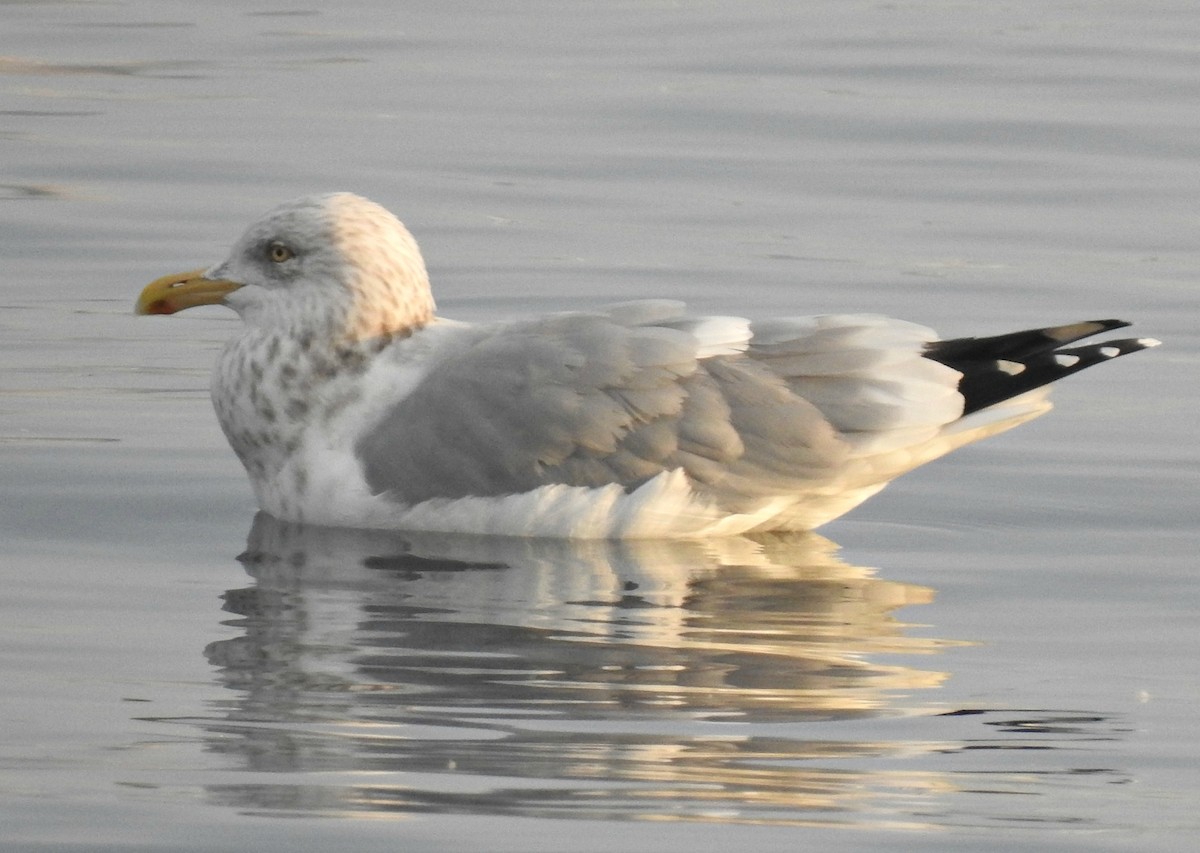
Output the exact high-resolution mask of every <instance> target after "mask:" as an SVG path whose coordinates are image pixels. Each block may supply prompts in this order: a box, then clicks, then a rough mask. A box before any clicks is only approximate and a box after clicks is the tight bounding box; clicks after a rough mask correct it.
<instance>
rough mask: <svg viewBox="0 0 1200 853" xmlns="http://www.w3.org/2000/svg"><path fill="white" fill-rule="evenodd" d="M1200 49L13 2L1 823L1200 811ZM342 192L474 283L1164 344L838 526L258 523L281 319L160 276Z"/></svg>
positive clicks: (1028, 9) (1024, 12)
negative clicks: (220, 412) (1121, 336)
mask: <svg viewBox="0 0 1200 853" xmlns="http://www.w3.org/2000/svg"><path fill="white" fill-rule="evenodd" d="M1198 45H1200V9H1197V7H1195V5H1194V4H1190V3H1182V2H1180V3H1170V2H1152V3H1135V2H1131V1H1130V2H1116V1H1115V0H1107V1H1106V2H1096V3H1090V4H1078V3H1066V2H1036V3H1035V2H1028V0H1025V2H1009V3H999V4H976V3H959V2H926V3H876V2H849V3H846V2H842V3H827V2H813V3H804V4H794V3H781V2H731V0H713V1H712V2H699V1H698V2H679V3H675V2H600V3H586V4H584V3H574V2H558V3H549V2H524V0H522V2H512V3H471V2H454V3H401V4H386V3H381V2H376V3H372V2H349V3H344V4H340V5H339V6H338V7H337V8H336V9H334V8H330V9H321V8H314V7H289V6H287V5H271V4H243V3H231V2H214V3H207V4H203V5H201V4H195V3H190V4H184V3H173V2H156V3H151V2H146V0H132V2H124V3H100V2H76V3H71V2H62V3H58V2H24V3H22V2H17V3H4V4H0V150H2V151H3V156H2V158H0V265H2V275H0V582H2V584H3V592H2V593H0V685H2V686H3V689H2V690H0V847H2V848H3V849H5V850H14V851H27V850H28V851H45V850H81V851H100V850H132V849H146V850H178V851H207V850H245V849H259V850H306V849H312V850H325V849H330V848H331V847H332V846H334V845H337V846H338V849H356V850H375V849H379V850H383V849H388V850H392V849H405V850H468V849H477V850H521V851H530V850H542V849H544V850H597V851H601V850H632V849H658V850H697V849H731V848H742V847H745V848H748V849H761V850H770V849H789V850H791V849H803V848H806V847H816V848H818V849H831V848H834V847H836V848H837V849H845V850H851V849H864V850H873V849H879V848H880V847H882V846H885V845H886V846H887V847H889V848H894V849H913V850H917V849H920V850H931V849H947V850H961V849H986V850H1008V849H1017V848H1020V849H1043V850H1046V849H1086V850H1096V849H1112V850H1128V849H1138V850H1181V851H1182V850H1191V849H1193V848H1194V843H1195V841H1194V839H1195V837H1196V833H1197V831H1198V830H1200V819H1198V818H1197V816H1196V814H1197V810H1196V805H1197V800H1198V796H1200V778H1198V776H1200V774H1198V773H1197V767H1198V765H1200V749H1198V748H1197V745H1198V740H1200V737H1198V735H1197V726H1196V722H1197V720H1196V708H1197V707H1198V706H1200V687H1198V681H1200V678H1198V677H1200V664H1198V663H1197V661H1198V660H1200V629H1198V628H1197V624H1196V613H1197V604H1198V597H1200V596H1198V595H1197V585H1196V575H1197V572H1196V564H1197V557H1196V554H1197V550H1198V546H1200V535H1198V534H1197V523H1198V521H1200V511H1198V510H1200V476H1198V471H1200V466H1198V462H1200V452H1198V450H1197V441H1196V435H1197V421H1198V418H1197V415H1200V407H1198V406H1197V402H1196V397H1197V391H1196V389H1197V387H1198V386H1197V379H1198V378H1200V369H1198V368H1200V352H1198V351H1200V347H1198V339H1197V333H1196V325H1197V292H1196V285H1195V283H1194V281H1193V276H1194V273H1195V267H1196V263H1195V261H1196V252H1195V245H1196V234H1197V229H1198V226H1200V209H1198V206H1197V199H1198V198H1200V168H1198V165H1200V47H1198ZM331 189H348V190H354V191H357V192H361V193H364V194H366V195H369V196H371V197H372V198H374V199H376V200H377V201H380V202H381V203H383V204H385V205H387V206H388V207H390V208H391V209H393V210H394V211H396V212H397V213H398V214H399V215H400V216H401V217H402V218H403V219H404V220H405V221H406V222H407V223H408V225H409V227H410V228H411V229H412V230H413V231H414V233H415V234H416V235H417V237H418V238H419V240H420V241H421V244H422V247H423V249H424V251H425V253H426V257H427V261H428V264H429V266H430V269H431V274H432V276H433V279H434V283H435V290H436V294H437V297H438V299H439V303H440V307H441V309H442V312H443V313H445V314H447V315H449V316H454V317H458V318H462V319H472V320H482V319H489V318H496V317H509V316H520V315H524V314H529V313H535V312H541V311H548V310H561V309H573V308H586V307H590V306H593V305H597V304H601V303H604V302H611V301H617V300H621V299H627V298H637V297H643V296H669V297H675V298H681V299H686V300H687V301H688V302H689V303H691V304H692V305H693V307H695V308H697V309H699V310H704V311H714V312H739V313H746V314H748V315H751V316H772V315H777V314H782V313H820V312H830V311H838V312H841V311H864V312H878V313H884V314H890V315H894V316H901V317H905V318H907V319H911V320H916V321H919V322H922V323H926V324H928V325H931V326H934V327H935V328H937V329H939V330H940V331H941V332H943V333H944V334H946V335H948V336H949V335H961V334H974V333H988V332H999V331H1007V330H1010V329H1014V328H1022V327H1025V326H1031V325H1039V324H1044V323H1057V322H1066V321H1072V320H1077V319H1087V318H1093V317H1107V316H1118V317H1124V318H1126V319H1130V320H1134V321H1136V324H1137V325H1136V330H1137V333H1139V334H1147V335H1154V336H1156V337H1159V338H1162V339H1163V340H1164V341H1165V342H1166V346H1164V347H1163V348H1160V349H1157V350H1154V351H1152V352H1148V353H1143V354H1139V355H1137V356H1134V357H1130V358H1128V359H1123V360H1122V361H1121V362H1118V363H1114V364H1111V365H1107V366H1104V367H1102V368H1098V369H1096V370H1093V371H1089V372H1088V373H1087V374H1084V375H1082V376H1080V377H1078V378H1075V379H1073V380H1070V381H1068V382H1066V383H1063V385H1062V387H1060V388H1059V389H1058V391H1057V392H1056V395H1055V399H1056V401H1057V403H1058V408H1057V409H1056V411H1055V412H1053V413H1052V414H1051V415H1049V416H1047V417H1046V418H1044V419H1042V420H1040V421H1038V422H1036V423H1034V424H1031V425H1028V426H1026V427H1023V428H1022V429H1020V430H1018V431H1016V432H1014V433H1010V434H1008V435H1006V436H1004V437H1001V438H999V439H995V440H993V441H990V442H988V443H986V444H983V445H980V446H978V447H974V448H970V449H967V450H964V451H962V452H960V453H958V454H955V455H954V456H952V457H950V458H948V459H945V460H942V461H941V462H939V463H936V464H934V465H931V466H929V467H927V468H925V469H922V470H921V471H918V472H915V473H914V474H912V475H909V476H908V477H906V478H903V479H902V480H901V481H899V482H897V483H895V484H894V485H893V486H891V487H890V488H889V489H888V491H886V492H885V493H884V494H883V495H881V496H879V497H877V498H875V499H874V500H873V501H871V502H869V503H868V504H867V505H865V506H863V507H862V508H860V509H859V510H858V511H856V512H855V513H853V514H852V515H850V516H848V517H846V518H845V519H842V520H839V521H838V522H835V523H833V524H831V525H829V526H827V527H826V528H824V529H822V530H821V531H820V532H821V534H822V536H823V537H824V538H816V537H808V538H806V537H800V538H799V539H796V540H787V541H779V542H772V543H769V547H765V548H763V547H759V548H757V549H755V548H754V547H751V546H748V545H746V544H745V543H740V542H733V543H724V544H721V545H710V546H705V547H701V546H687V547H684V546H670V547H669V546H658V547H650V546H646V547H640V546H639V547H619V546H593V547H582V546H580V547H574V548H572V547H570V546H555V545H552V544H543V545H540V546H539V545H535V544H532V543H524V544H521V543H494V542H492V543H488V542H483V543H481V542H477V541H470V540H468V541H455V540H452V539H451V540H446V539H444V538H443V539H436V538H435V539H428V538H426V539H421V538H419V537H416V538H414V537H408V538H404V537H399V538H396V537H386V536H371V535H363V534H353V533H348V532H335V531H312V530H297V529H294V528H289V527H287V526H281V525H273V524H271V523H270V521H269V520H266V519H259V520H258V522H257V523H256V522H255V521H254V506H253V501H252V497H251V495H250V493H249V489H248V486H247V484H246V482H245V480H244V476H243V474H242V472H241V471H240V469H239V467H238V465H237V463H236V460H235V459H234V458H233V456H232V454H231V453H230V451H229V450H228V448H227V447H226V446H225V444H224V441H223V439H222V438H221V436H220V433H219V430H218V428H217V426H216V424H215V421H214V419H213V417H212V415H211V412H210V410H209V404H208V401H207V390H206V389H207V374H208V370H209V367H210V365H211V362H212V359H213V357H214V354H215V351H216V349H217V348H218V347H219V345H220V342H221V341H222V340H224V339H225V338H226V337H227V336H228V335H230V334H231V333H232V331H233V329H234V328H235V327H234V325H233V323H234V321H233V320H232V319H231V318H230V317H229V316H227V315H226V314H225V313H222V311H221V310H220V309H215V308H214V309H203V310H198V311H195V312H189V313H188V314H186V315H183V316H180V317H175V318H134V317H132V316H131V314H130V308H131V305H132V301H133V298H134V297H135V296H136V293H137V291H138V290H139V289H140V287H141V286H142V285H143V284H144V283H145V282H147V281H149V280H150V279H151V278H154V277H157V276H159V275H161V274H163V273H166V272H172V271H175V270H182V269H188V268H193V267H198V266H204V265H207V264H209V263H212V262H214V261H216V260H219V259H220V258H221V257H223V253H224V251H225V249H226V247H227V246H228V244H229V243H230V242H231V241H232V240H233V238H234V237H236V236H237V234H238V233H239V231H240V229H241V228H242V227H243V226H244V225H245V224H246V223H248V222H249V221H250V220H252V219H253V218H254V217H255V216H257V215H258V214H259V213H261V212H262V211H263V210H265V209H266V208H268V207H271V206H273V205H274V204H275V203H277V202H278V201H281V200H284V199H287V198H290V197H293V196H295V195H299V194H304V193H309V192H314V191H325V190H331ZM835 543H836V544H835ZM238 555H242V559H241V560H240V561H239V560H238V559H236V558H237V557H238ZM296 818H305V819H301V820H297V819H296Z"/></svg>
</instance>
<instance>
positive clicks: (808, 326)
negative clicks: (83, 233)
mask: <svg viewBox="0 0 1200 853" xmlns="http://www.w3.org/2000/svg"><path fill="white" fill-rule="evenodd" d="M210 304H221V305H226V306H228V307H229V308H232V309H233V310H234V311H236V312H237V313H238V314H239V315H240V316H241V319H242V320H243V321H244V327H243V329H242V331H241V334H240V335H238V336H237V337H235V338H234V339H233V340H231V341H230V342H229V343H228V344H227V345H226V346H225V348H224V349H223V350H222V352H221V354H220V357H219V359H218V361H217V366H216V370H215V371H214V375H213V381H212V397H213V404H214V406H215V408H216V412H217V417H218V418H219V420H220V422H221V427H222V428H223V429H224V431H225V435H226V436H227V438H228V439H229V443H230V444H231V445H232V446H233V449H234V451H235V452H236V453H237V455H238V457H239V458H240V459H241V461H242V464H243V465H244V466H245V468H246V471H247V473H248V474H249V476H250V481H251V483H252V484H253V487H254V492H255V494H256V496H257V498H258V502H259V505H260V506H261V507H262V509H263V510H265V511H266V512H268V513H270V514H271V515H273V516H275V517H277V518H280V519H283V520H288V521H298V522H308V523H316V524H326V525H335V526H345V527H373V528H395V529H409V530H427V531H441V532H465V533H487V534H501V535H516V536H547V537H579V538H615V537H700V536H713V535H732V534H740V533H746V532H753V531H767V530H811V529H813V528H815V527H818V526H819V525H821V524H824V523H825V522H828V521H830V520H832V519H834V518H837V517H838V516H840V515H842V514H843V513H845V512H847V511H848V510H850V509H851V508H853V507H855V506H857V505H858V504H859V503H861V502H862V501H864V500H866V499H867V498H868V497H870V496H871V495H873V494H875V493H876V492H878V491H879V490H880V489H882V488H883V487H884V486H885V485H886V484H887V483H888V482H889V481H891V480H892V479H894V478H896V477H897V476H899V475H900V474H903V473H904V472H906V471H909V470H912V469H913V468H916V467H917V466H919V465H923V464H924V463H926V462H929V461H930V460H932V459H936V458H937V457H939V456H942V455H943V454H945V453H948V452H949V451H951V450H953V449H955V448H957V447H961V446H963V445H965V444H968V443H970V442H973V441H976V440H978V439H981V438H985V437H987V436H990V435H995V434H996V433H999V432H1003V431H1004V430H1007V429H1010V428H1012V427H1014V426H1016V425H1018V424H1020V423H1023V422H1025V421H1028V420H1030V419H1031V418H1034V417H1037V416H1038V415H1040V414H1042V413H1044V412H1046V411H1047V410H1048V409H1049V408H1050V403H1049V401H1048V400H1047V399H1046V392H1047V388H1046V386H1047V384H1048V383H1050V382H1053V381H1054V380H1056V379H1059V378H1061V377H1063V376H1067V375H1069V374H1071V373H1076V372H1078V371H1080V370H1082V369H1084V368H1086V367H1090V366H1091V365H1093V364H1097V363H1099V362H1102V361H1109V360H1111V359H1113V358H1115V357H1117V356H1121V355H1125V354H1127V353H1131V352H1136V351H1138V350H1141V349H1145V348H1147V347H1150V346H1154V345H1155V344H1157V343H1158V342H1157V341H1154V340H1153V339H1149V338H1131V339H1121V340H1106V341H1103V342H1100V343H1093V344H1085V345H1078V346H1071V344H1073V343H1075V342H1076V341H1079V340H1080V339H1082V338H1086V337H1089V336H1091V335H1095V334H1097V333H1100V332H1106V331H1109V330H1111V329H1116V328H1120V327H1123V326H1126V325H1128V324H1127V323H1124V322H1122V321H1119V320H1096V321H1087V322H1079V323H1071V324H1069V325H1064V326H1054V327H1051V328H1043V329H1035V330H1030V331H1022V332H1016V333H1014V334H1007V335H998V336H995V337H981V338H957V339H952V340H939V339H938V338H937V336H936V335H935V334H934V332H932V331H931V330H929V329H926V328H924V327H922V326H919V325H916V324H913V323H909V322H905V321H902V320H894V319H889V318H886V317H881V316H875V315H825V316H816V317H791V318H775V319H768V320H754V321H751V320H746V319H743V318H741V317H724V316H695V315H692V314H689V313H687V312H686V310H685V308H684V305H683V304H682V303H679V302H675V301H670V300H647V301H638V302H629V303H622V304H619V305H613V306H610V307H608V308H605V309H603V310H599V311H592V312H570V313H560V314H552V315H548V316H543V317H538V318H535V319H528V320H519V321H508V322H496V323H482V324H467V323H460V322H454V321H451V320H447V319H443V318H440V317H437V316H436V315H435V313H434V302H433V296H432V294H431V292H430V288H429V279H428V276H427V274H426V271H425V265H424V262H423V261H422V259H421V254H420V251H419V250H418V248H417V244H416V241H415V240H414V239H413V237H412V236H411V235H410V234H409V232H408V231H407V230H406V229H405V227H404V226H403V225H402V224H401V223H400V221H399V220H397V219H396V217H394V216H393V215H392V214H391V213H389V212H388V211H387V210H385V209H384V208H383V207H381V206H379V205H377V204H375V203H373V202H371V201H368V200H366V199H364V198H361V197H359V196H356V195H352V194H349V193H335V194H329V195H319V196H311V197H306V198H302V199H298V200H296V201H293V202H290V203H287V204H284V205H281V206H279V207H277V208H275V209H274V210H272V211H270V212H269V213H267V214H266V215H265V216H264V217H263V218H262V219H260V220H258V221H257V222H256V223H254V224H253V225H251V226H250V228H249V229H248V230H247V231H246V232H245V234H244V235H243V236H242V237H241V239H239V240H238V241H237V243H236V244H235V245H234V247H233V250H232V252H231V253H230V255H229V257H228V258H227V259H226V260H224V261H222V262H221V263H218V264H217V265H216V266H213V267H210V268H208V269H207V270H198V271H194V272H188V273H182V274H178V275H171V276H165V277H163V278H160V279H158V280H156V281H154V282H153V283H151V284H150V285H148V286H147V287H146V288H145V290H143V291H142V294H141V296H140V297H139V299H138V302H137V308H136V310H137V312H138V313H140V314H172V313H174V312H176V311H181V310H184V309H186V308H190V307H193V306H196V305H210Z"/></svg>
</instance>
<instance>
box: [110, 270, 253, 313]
mask: <svg viewBox="0 0 1200 853" xmlns="http://www.w3.org/2000/svg"><path fill="white" fill-rule="evenodd" d="M203 273H204V270H192V271H191V272H181V273H174V274H172V275H164V276H163V277H162V278H158V279H155V280H154V281H152V282H150V283H149V284H148V285H146V288H145V289H144V290H143V291H142V293H141V295H140V296H139V297H138V300H137V304H136V305H135V306H134V309H133V311H134V313H135V314H174V313H175V312H176V311H184V310H186V309H188V308H195V307H196V306H197V305H219V304H220V303H221V302H222V301H224V299H225V297H226V296H227V295H229V294H230V293H232V292H233V291H235V290H237V289H238V288H239V287H241V285H240V284H238V283H237V282H236V281H226V280H225V279H219V278H205V277H204V275H203Z"/></svg>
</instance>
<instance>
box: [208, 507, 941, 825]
mask: <svg viewBox="0 0 1200 853" xmlns="http://www.w3.org/2000/svg"><path fill="white" fill-rule="evenodd" d="M239 559H240V560H241V561H242V563H243V565H244V566H245V569H246V571H247V572H248V574H249V575H250V576H251V578H252V583H251V584H250V585H249V586H247V587H245V588H243V589H233V590H230V591H228V592H227V593H226V594H225V596H224V599H225V610H226V611H228V612H229V613H230V614H233V618H232V619H231V620H230V621H228V622H227V623H226V624H228V625H230V626H233V627H234V628H236V629H237V630H238V631H239V632H240V633H239V635H238V636H236V637H234V638H231V639H227V640H222V641H219V642H215V643H213V644H211V645H210V646H209V647H208V648H207V650H206V654H207V656H208V659H209V660H210V661H211V663H213V664H214V665H215V666H217V667H218V668H219V671H220V677H221V679H222V680H223V682H224V683H225V685H226V686H227V687H228V688H229V695H228V699H227V700H226V701H225V702H223V703H222V704H221V705H220V706H219V707H218V708H216V709H214V710H215V711H216V712H217V717H216V718H215V719H211V720H209V721H208V722H207V723H206V724H205V729H206V732H207V734H206V737H207V738H208V740H209V744H210V747H211V748H212V749H213V750H215V751H219V752H224V753H227V754H229V755H232V756H234V757H235V758H236V759H237V761H238V763H239V765H242V766H244V769H245V770H247V771H253V772H254V775H253V776H252V781H251V780H249V779H248V781H246V782H244V783H243V782H236V783H233V784H220V785H213V786H210V787H209V789H208V790H209V794H210V796H212V797H213V798H214V799H216V800H217V801H218V802H221V803H227V804H230V805H235V806H237V807H239V808H243V809H251V810H268V811H273V812H274V811H278V810H285V811H303V812H320V813H327V814H328V813H363V812H375V813H386V812H396V813H413V812H439V813H464V814H507V815H524V816H558V817H587V818H596V817H620V818H626V819H629V818H645V819H658V820H662V819H692V820H721V821H739V822H742V821H747V822H755V821H757V822H789V823H790V822H810V821H817V820H821V821H827V820H828V819H829V814H830V813H837V812H840V811H843V810H846V809H860V808H861V807H862V806H863V803H862V802H860V801H861V800H862V799H863V798H869V797H871V796H874V795H875V794H872V785H870V784H866V783H865V780H866V779H867V776H868V774H866V772H865V771H862V770H853V769H850V768H852V767H854V766H856V760H859V761H861V760H862V759H865V758H869V757H879V756H880V755H881V754H886V753H888V752H889V751H893V750H904V749H911V745H909V746H907V747H906V746H904V745H902V744H898V743H897V744H889V743H884V742H879V741H870V740H863V739H859V738H855V737H844V738H841V739H837V738H835V739H828V738H827V736H826V734H827V733H825V732H823V731H820V729H821V726H820V725H817V724H820V723H824V722H826V721H856V720H862V719H864V718H870V717H873V716H878V715H885V714H886V715H891V716H897V715H900V714H903V713H905V712H906V711H905V708H911V706H912V705H913V704H914V703H916V702H918V701H919V700H914V698H913V695H914V693H917V692H918V691H921V690H923V689H925V688H930V687H933V686H936V685H938V684H939V683H940V682H941V681H942V679H943V677H944V676H943V674H942V673H940V672H936V671H928V670H924V669H917V668H913V667H910V666H907V665H902V664H901V663H898V662H895V661H896V660H897V659H898V658H899V656H901V655H903V656H905V657H907V656H911V655H919V654H927V653H932V652H935V651H937V650H938V649H939V648H941V647H943V646H944V645H946V643H945V642H944V641H940V640H934V639H928V638H919V637H915V636H911V635H910V634H909V633H908V631H907V628H908V626H906V625H905V624H904V623H903V622H901V621H899V620H898V618H897V616H896V611H897V610H899V609H900V608H902V607H906V606H910V605H920V604H925V603H927V602H929V601H931V600H932V598H933V592H932V591H931V590H930V589H927V588H925V587H921V586H914V585H911V584H905V583H897V582H894V581H887V580H882V579H880V578H877V577H875V576H874V573H873V571H872V570H871V569H866V568H860V567H856V566H850V565H847V564H846V563H844V562H842V561H841V560H839V559H838V557H837V556H836V546H834V545H833V544H832V543H831V542H829V541H828V540H826V539H823V538H821V537H818V536H815V535H811V534H809V535H796V536H771V537H763V538H754V539H750V538H734V539H722V540H711V541H703V542H657V541H653V542H636V541H635V542H606V541H605V542H564V541H548V540H521V539H496V538H484V537H462V536H436V535H412V534H396V533H390V532H378V531H354V530H341V529H327V528H313V527H303V526H299V525H294V524H285V523H282V522H278V521H275V520H274V519H271V518H270V517H268V516H265V515H260V516H259V517H258V518H257V519H256V520H255V523H254V527H253V529H252V531H251V534H250V537H249V545H248V547H247V550H246V552H245V553H244V554H243V555H242V556H241V557H240V558H239ZM889 658H891V659H892V662H890V663H889V662H888V661H889ZM906 703H907V704H906ZM860 734H861V732H860ZM260 774H264V775H260ZM265 774H273V775H265ZM939 784H941V783H940V782H939V776H938V774H928V775H926V776H921V775H908V776H904V777H903V778H902V779H898V778H891V779H888V780H887V781H886V783H884V785H883V787H885V788H888V789H891V790H892V791H893V793H894V790H895V789H896V788H897V787H899V788H902V789H906V790H908V789H911V788H913V787H915V788H918V789H920V788H929V787H935V788H936V787H937V786H938V785H939ZM910 793H911V790H910Z"/></svg>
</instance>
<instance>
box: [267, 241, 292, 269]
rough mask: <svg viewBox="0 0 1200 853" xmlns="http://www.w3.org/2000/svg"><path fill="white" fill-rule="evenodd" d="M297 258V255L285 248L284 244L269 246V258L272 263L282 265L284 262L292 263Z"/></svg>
mask: <svg viewBox="0 0 1200 853" xmlns="http://www.w3.org/2000/svg"><path fill="white" fill-rule="evenodd" d="M295 256H296V253H295V252H293V251H292V250H291V249H289V248H288V247H287V246H285V245H284V244H283V243H272V244H271V245H269V246H267V257H268V258H270V259H271V262H272V263H276V264H282V263H283V262H284V261H290V260H291V259H292V258H294V257H295Z"/></svg>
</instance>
